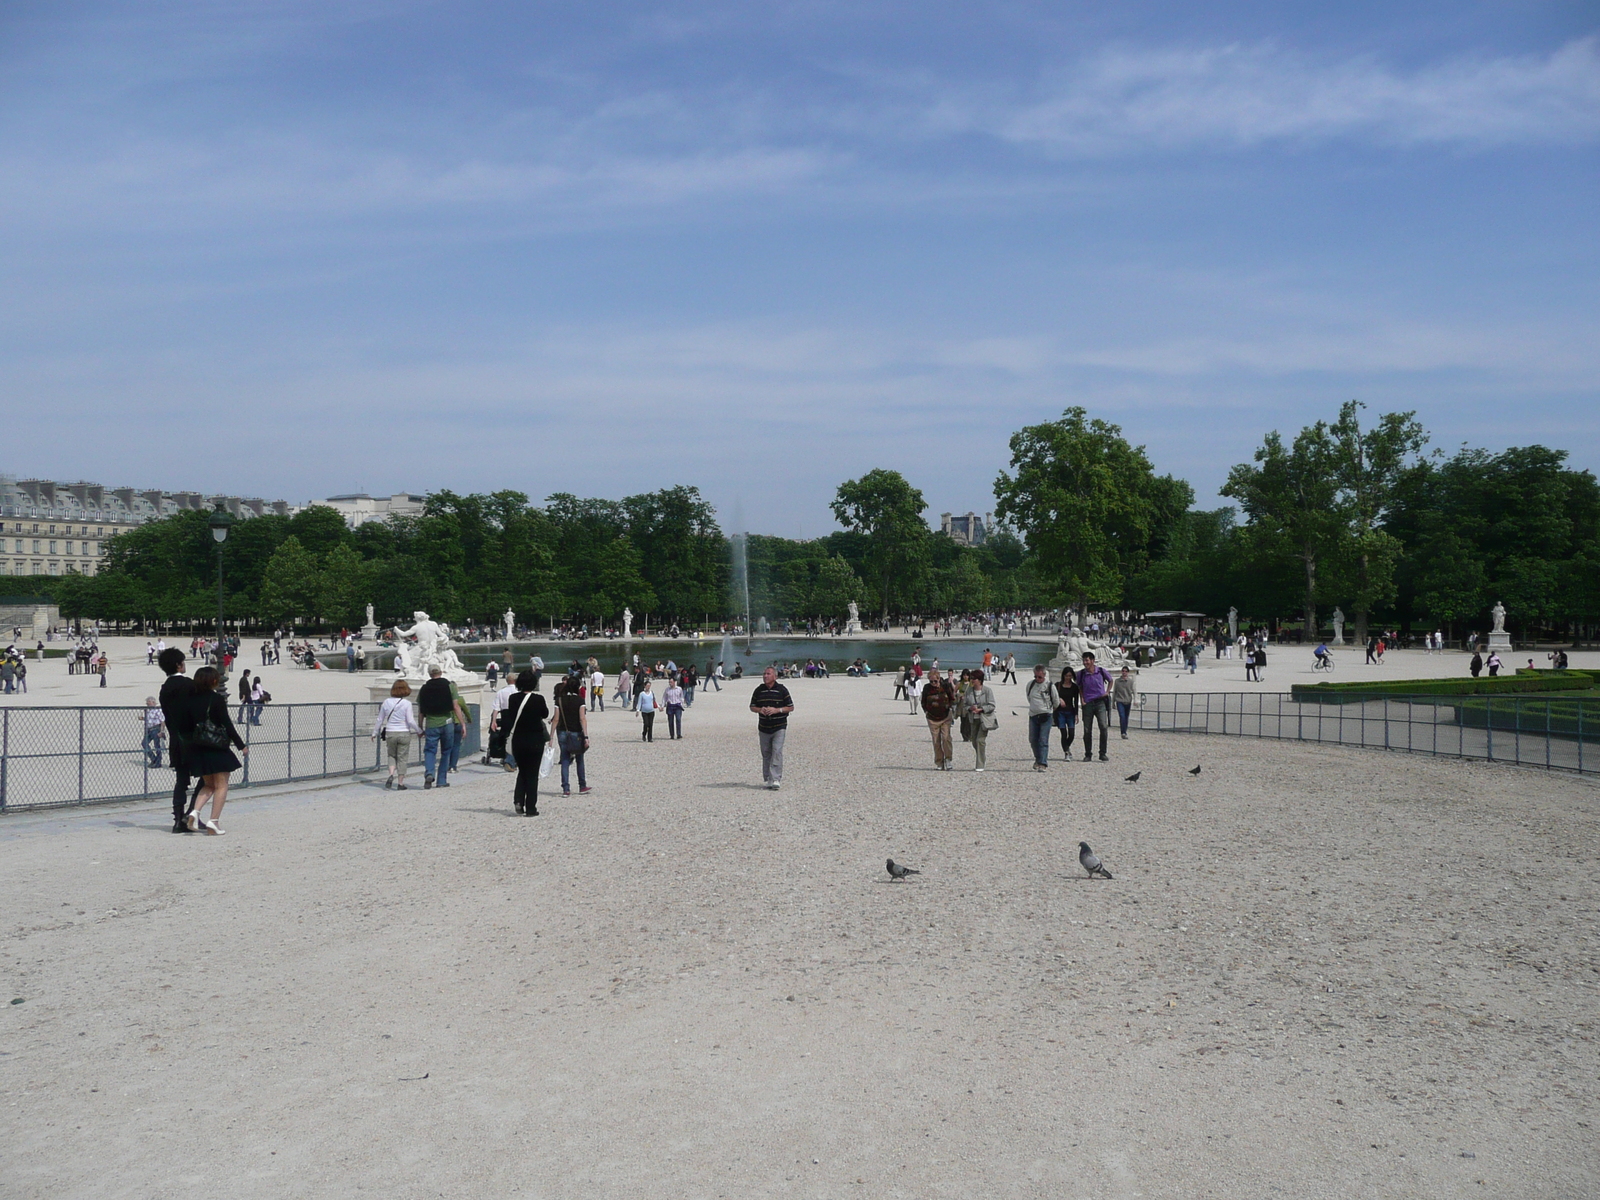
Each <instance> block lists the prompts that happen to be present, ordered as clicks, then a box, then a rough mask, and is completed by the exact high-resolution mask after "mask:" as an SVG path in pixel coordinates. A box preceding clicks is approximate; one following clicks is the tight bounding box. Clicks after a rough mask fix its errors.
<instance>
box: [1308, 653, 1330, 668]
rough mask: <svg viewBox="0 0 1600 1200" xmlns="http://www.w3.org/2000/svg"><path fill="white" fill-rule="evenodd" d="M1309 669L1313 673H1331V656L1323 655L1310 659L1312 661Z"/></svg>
mask: <svg viewBox="0 0 1600 1200" xmlns="http://www.w3.org/2000/svg"><path fill="white" fill-rule="evenodd" d="M1311 669H1312V670H1313V671H1331V670H1333V655H1331V654H1323V655H1318V656H1314V657H1313V658H1312V660H1311Z"/></svg>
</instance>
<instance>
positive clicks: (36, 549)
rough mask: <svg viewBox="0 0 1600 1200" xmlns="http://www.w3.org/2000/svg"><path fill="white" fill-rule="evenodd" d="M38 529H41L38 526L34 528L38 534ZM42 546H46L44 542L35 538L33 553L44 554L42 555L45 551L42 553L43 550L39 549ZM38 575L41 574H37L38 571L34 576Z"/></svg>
mask: <svg viewBox="0 0 1600 1200" xmlns="http://www.w3.org/2000/svg"><path fill="white" fill-rule="evenodd" d="M38 528H39V527H38V526H37V525H35V526H34V530H35V531H36V532H37V530H38ZM42 545H44V543H43V542H41V541H40V540H39V539H38V538H34V539H33V552H34V553H35V554H42V553H43V551H42V550H40V549H39V547H40V546H42ZM35 565H37V564H35ZM38 573H39V572H37V571H35V572H34V574H35V575H37V574H38Z"/></svg>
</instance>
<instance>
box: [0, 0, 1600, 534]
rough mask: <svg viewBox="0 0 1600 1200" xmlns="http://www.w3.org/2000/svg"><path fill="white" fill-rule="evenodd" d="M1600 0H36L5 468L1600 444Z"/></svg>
mask: <svg viewBox="0 0 1600 1200" xmlns="http://www.w3.org/2000/svg"><path fill="white" fill-rule="evenodd" d="M1597 143H1600V16H1597V13H1596V10H1595V8H1594V6H1593V5H1592V3H1545V4H1541V3H1521V4H1515V5H1506V4H1502V3H1496V4H1487V3H1479V4H1474V3H1471V2H1456V3H1450V4H1444V3H1414V4H1400V5H1395V4H1392V3H1390V4H1363V3H1346V4H1342V5H1284V4H1281V3H1280V4H1266V3H1254V4H1250V3H1240V4H1213V5H1194V4H1188V3H1186V4H1170V5H1162V4H1144V5H1140V4H1126V5H1106V4H1074V3H1054V4H1025V3H990V4H983V5H977V4H973V5H964V6H956V5H941V4H937V3H917V4H884V3H872V2H870V0H865V2H862V0H857V2H853V3H849V4H835V3H820V2H819V3H796V4H782V3H769V4H748V3H747V4H714V3H699V4H692V5H690V4H682V5H671V4H651V5H644V4H609V5H607V4H599V5H597V4H593V3H588V4H563V3H543V4H539V5H527V4H509V3H507V4H472V3H462V2H459V0H458V2H457V3H452V4H448V5H446V4H431V3H418V2H412V3H382V2H379V0H368V2H362V3H338V2H336V0H320V2H318V3H315V4H309V3H306V4H302V3H296V2H294V0H277V2H273V3H232V4H201V3H163V2H161V0H148V2H145V3H141V4H138V5H129V4H126V3H124V4H91V3H71V2H68V0H56V2H53V3H27V2H12V3H7V4H5V5H4V6H0V356H3V361H4V364H5V365H4V368H3V372H0V387H3V389H4V392H3V395H4V400H5V412H6V423H7V426H8V429H9V433H10V438H9V439H8V440H9V449H8V453H6V454H5V455H3V456H0V470H4V471H8V472H11V473H15V474H22V475H31V474H42V475H46V476H54V477H70V478H78V477H84V478H90V479H98V480H100V481H102V482H105V483H108V484H122V483H132V484H138V485H141V486H163V487H169V488H174V489H178V488H185V489H188V488H194V489H206V490H212V489H225V490H228V491H235V492H243V493H246V494H259V495H265V496H268V497H272V498H277V497H284V498H287V499H290V500H295V501H303V500H306V499H309V498H312V497H318V496H325V495H330V494H334V493H337V492H342V491H350V490H357V489H362V490H367V491H371V492H374V493H387V492H391V491H400V490H426V489H433V488H440V487H450V488H454V489H457V490H488V489H493V488H500V487H515V488H519V489H521V490H524V491H527V492H528V493H530V494H531V495H533V496H535V497H536V498H537V497H542V496H544V495H547V494H549V493H551V492H555V491H573V492H577V493H579V494H583V495H604V496H621V495H624V494H629V493H633V492H638V491H645V490H650V489H653V488H656V487H660V486H667V485H670V484H673V483H678V482H683V483H692V484H696V485H698V486H700V487H701V488H702V490H703V491H704V492H705V493H706V495H707V496H708V497H709V498H710V499H711V500H712V501H713V502H714V503H715V504H716V505H717V506H718V508H719V509H720V510H721V511H722V514H723V518H724V523H725V525H728V526H730V527H731V526H732V525H733V524H734V523H735V521H734V518H733V513H734V511H735V508H736V507H737V508H738V509H739V510H740V511H741V512H742V514H743V516H744V518H745V519H744V521H743V523H744V524H747V525H748V526H749V527H750V528H752V529H754V530H757V531H762V532H771V533H782V534H786V535H789V536H795V535H797V534H803V535H805V536H814V535H817V534H820V533H823V532H826V531H827V530H828V529H830V528H832V527H833V526H832V521H831V518H830V516H829V514H828V509H827V502H828V500H829V498H830V497H831V495H832V493H833V489H834V488H835V487H836V486H837V484H838V483H839V482H840V481H841V480H843V479H846V478H850V477H853V476H855V475H858V474H860V473H861V472H863V471H866V470H869V469H871V468H872V467H876V466H885V467H894V468H897V469H899V470H901V471H903V472H904V473H905V474H906V475H907V476H908V477H909V478H910V479H911V480H912V481H913V482H914V483H915V484H917V485H918V486H920V487H921V488H922V489H923V490H924V492H925V494H926V495H927V498H928V501H929V508H930V519H931V520H933V521H935V522H936V521H937V514H938V513H939V512H940V511H942V510H945V509H951V510H954V511H957V512H964V511H966V510H967V509H969V508H971V509H978V510H980V511H981V510H983V509H984V508H986V507H990V506H991V505H992V496H991V492H990V488H991V485H992V482H993V479H994V476H995V474H996V472H997V470H998V469H999V468H1001V467H1002V466H1004V465H1005V462H1006V458H1007V449H1006V443H1007V439H1008V438H1009V436H1010V435H1011V433H1013V432H1014V431H1015V430H1017V429H1019V428H1020V427H1021V426H1023V425H1025V424H1029V423H1033V422H1037V421H1041V420H1047V419H1050V418H1052V417H1054V416H1056V415H1059V413H1060V411H1061V409H1063V408H1064V407H1066V406H1067V405H1069V404H1081V405H1083V406H1085V407H1086V408H1088V409H1089V410H1090V412H1091V413H1092V414H1094V415H1096V416H1101V417H1105V418H1106V419H1108V420H1112V421H1115V422H1117V423H1119V424H1121V425H1122V426H1123V428H1124V430H1125V431H1126V433H1127V434H1128V436H1129V437H1130V438H1132V439H1133V440H1134V441H1136V442H1140V443H1143V444H1145V445H1146V446H1147V447H1148V449H1149V452H1150V454H1151V457H1152V459H1153V460H1154V462H1155V464H1156V466H1157V468H1158V469H1159V470H1162V471H1170V472H1172V473H1174V474H1177V475H1180V476H1182V477H1184V478H1187V479H1189V480H1190V481H1191V482H1192V483H1193V484H1194V486H1195V489H1196V492H1197V493H1198V496H1199V501H1200V503H1201V504H1203V505H1210V504H1214V503H1216V502H1217V501H1216V499H1215V495H1214V493H1215V489H1216V488H1217V486H1218V485H1219V484H1220V483H1221V481H1222V479H1223V477H1224V476H1225V475H1226V473H1227V470H1228V468H1229V466H1230V465H1232V464H1233V463H1235V462H1239V461H1245V460H1247V459H1248V458H1249V457H1250V454H1251V452H1252V450H1253V449H1254V447H1255V446H1256V445H1258V444H1259V442H1260V439H1261V436H1262V434H1263V433H1265V432H1266V431H1267V430H1269V429H1272V428H1279V429H1282V430H1284V431H1286V432H1292V431H1293V430H1296V429H1298V428H1299V427H1300V426H1302V425H1304V424H1306V423H1308V422H1310V421H1312V420H1315V419H1317V418H1319V417H1327V416H1331V415H1332V414H1333V413H1334V412H1335V411H1336V410H1337V407H1338V405H1339V404H1340V403H1341V402H1342V401H1343V400H1346V399H1351V398H1357V399H1361V400H1363V401H1365V402H1366V403H1367V404H1368V405H1369V406H1370V407H1371V408H1372V409H1373V410H1374V411H1385V410H1389V409H1416V410H1417V411H1418V412H1419V414H1420V416H1421V418H1422V419H1423V421H1424V422H1425V424H1426V425H1427V426H1428V428H1429V429H1430V431H1431V432H1432V434H1433V436H1434V440H1435V444H1436V445H1439V446H1442V447H1444V448H1446V449H1447V450H1451V449H1454V448H1455V447H1456V446H1457V445H1459V444H1460V443H1462V442H1470V443H1472V444H1474V445H1485V446H1489V447H1491V448H1499V447H1503V446H1506V445H1514V444H1523V443H1527V442H1531V441H1542V442H1545V443H1548V444H1553V445H1557V446H1561V447H1564V448H1566V449H1568V450H1569V451H1570V452H1571V454H1572V458H1573V461H1574V463H1575V464H1577V465H1579V466H1583V467H1587V468H1597V467H1600V403H1597V400H1600V328H1597V325H1600V321H1597V315H1600V271H1597V269H1596V268H1597V266H1600V263H1597V258H1600V255H1597V238H1596V227H1597V220H1596V218H1597V213H1600V186H1597V185H1600V170H1597V167H1600V154H1597Z"/></svg>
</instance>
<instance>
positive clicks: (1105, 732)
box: [1078, 654, 1111, 762]
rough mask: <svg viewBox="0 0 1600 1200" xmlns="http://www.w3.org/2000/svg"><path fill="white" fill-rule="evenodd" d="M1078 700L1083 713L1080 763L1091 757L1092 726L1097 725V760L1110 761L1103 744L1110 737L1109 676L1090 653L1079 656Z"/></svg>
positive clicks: (1092, 754)
mask: <svg viewBox="0 0 1600 1200" xmlns="http://www.w3.org/2000/svg"><path fill="white" fill-rule="evenodd" d="M1078 698H1079V705H1080V707H1081V709H1082V712H1083V761H1084V762H1088V761H1090V760H1091V759H1092V758H1094V748H1093V747H1092V746H1091V745H1090V742H1091V741H1093V734H1094V723H1095V722H1096V721H1099V722H1100V761H1101V762H1110V761H1111V759H1110V758H1108V757H1107V755H1106V741H1107V739H1109V738H1110V736H1111V676H1110V675H1107V674H1106V670H1105V668H1104V667H1102V666H1100V665H1099V664H1098V663H1096V662H1095V661H1094V655H1093V654H1085V655H1084V656H1083V670H1081V671H1079V672H1078Z"/></svg>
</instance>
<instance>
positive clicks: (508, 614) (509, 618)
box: [503, 608, 517, 642]
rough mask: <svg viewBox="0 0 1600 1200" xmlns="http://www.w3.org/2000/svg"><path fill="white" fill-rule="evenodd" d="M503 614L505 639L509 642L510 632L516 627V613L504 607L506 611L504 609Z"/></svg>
mask: <svg viewBox="0 0 1600 1200" xmlns="http://www.w3.org/2000/svg"><path fill="white" fill-rule="evenodd" d="M503 615H504V617H505V622H506V641H508V642H509V641H510V640H511V637H512V633H513V632H514V631H515V630H516V627H517V614H516V613H514V612H512V611H511V610H510V609H509V608H508V609H506V611H505V613H504V614H503Z"/></svg>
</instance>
